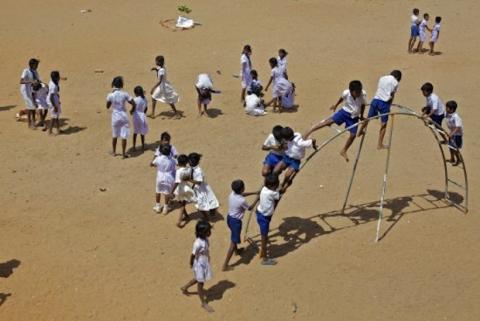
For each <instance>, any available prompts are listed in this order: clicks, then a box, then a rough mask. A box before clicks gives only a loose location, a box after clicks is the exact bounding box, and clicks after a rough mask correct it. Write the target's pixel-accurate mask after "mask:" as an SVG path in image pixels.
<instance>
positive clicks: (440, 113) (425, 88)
mask: <svg viewBox="0 0 480 321" xmlns="http://www.w3.org/2000/svg"><path fill="white" fill-rule="evenodd" d="M420 90H421V91H422V94H423V96H425V98H427V104H426V105H425V107H423V108H422V112H423V116H424V117H425V118H430V119H431V120H432V122H433V123H434V124H435V125H436V126H437V127H439V128H442V121H443V118H445V107H444V106H443V103H442V101H441V100H440V98H439V97H438V96H437V95H436V94H435V93H434V92H433V85H432V84H431V83H429V82H426V83H424V84H423V85H422V87H421V88H420Z"/></svg>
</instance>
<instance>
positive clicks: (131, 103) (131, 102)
mask: <svg viewBox="0 0 480 321" xmlns="http://www.w3.org/2000/svg"><path fill="white" fill-rule="evenodd" d="M128 103H129V104H130V105H132V109H130V115H133V112H134V111H135V108H136V107H137V104H135V100H133V99H132V100H130V101H129V102H128Z"/></svg>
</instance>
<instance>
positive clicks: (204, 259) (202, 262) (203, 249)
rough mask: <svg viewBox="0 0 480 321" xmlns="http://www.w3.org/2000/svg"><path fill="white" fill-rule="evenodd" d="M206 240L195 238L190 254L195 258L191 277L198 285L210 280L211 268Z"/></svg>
mask: <svg viewBox="0 0 480 321" xmlns="http://www.w3.org/2000/svg"><path fill="white" fill-rule="evenodd" d="M209 252H210V251H209V243H208V239H201V238H197V239H196V240H195V242H193V250H192V254H193V255H194V256H195V259H194V260H193V266H192V270H193V275H194V277H195V280H197V282H199V283H205V282H206V281H208V280H210V279H211V278H212V268H211V267H210V253H209Z"/></svg>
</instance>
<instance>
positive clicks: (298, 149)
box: [273, 127, 317, 190]
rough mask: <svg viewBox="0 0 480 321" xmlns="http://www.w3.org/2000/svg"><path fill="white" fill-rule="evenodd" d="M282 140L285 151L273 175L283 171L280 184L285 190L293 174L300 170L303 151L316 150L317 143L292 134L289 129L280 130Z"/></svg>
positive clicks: (297, 134) (306, 137)
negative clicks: (284, 144)
mask: <svg viewBox="0 0 480 321" xmlns="http://www.w3.org/2000/svg"><path fill="white" fill-rule="evenodd" d="M282 138H283V139H284V140H285V141H286V142H287V150H286V151H285V154H284V155H283V158H282V160H281V161H280V162H279V163H278V164H277V165H276V166H275V168H274V170H273V174H275V175H280V173H282V172H283V171H284V170H285V169H286V170H287V171H286V173H285V177H284V179H283V182H282V188H283V189H284V190H286V188H287V187H288V186H290V185H291V178H292V176H293V174H294V173H295V172H298V171H299V170H300V163H301V160H302V158H303V157H305V150H306V149H307V148H309V147H313V148H314V149H317V141H316V140H315V139H314V138H312V139H309V138H308V136H305V138H304V137H303V136H302V134H300V133H294V131H293V130H292V129H291V128H290V127H284V128H283V129H282Z"/></svg>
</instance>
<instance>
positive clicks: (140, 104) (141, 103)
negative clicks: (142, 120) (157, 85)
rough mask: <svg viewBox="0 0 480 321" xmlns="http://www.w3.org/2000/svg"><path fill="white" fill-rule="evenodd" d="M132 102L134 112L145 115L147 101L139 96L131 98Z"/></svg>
mask: <svg viewBox="0 0 480 321" xmlns="http://www.w3.org/2000/svg"><path fill="white" fill-rule="evenodd" d="M133 100H134V101H135V112H136V113H145V109H147V100H146V99H144V98H142V97H140V96H139V97H135V98H133Z"/></svg>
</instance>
